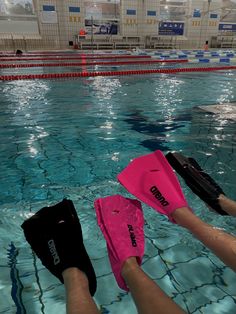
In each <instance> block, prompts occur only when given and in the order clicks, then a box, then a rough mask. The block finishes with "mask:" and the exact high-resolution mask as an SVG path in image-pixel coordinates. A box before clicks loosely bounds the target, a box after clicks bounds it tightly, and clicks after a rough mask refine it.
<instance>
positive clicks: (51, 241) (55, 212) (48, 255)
mask: <svg viewBox="0 0 236 314" xmlns="http://www.w3.org/2000/svg"><path fill="white" fill-rule="evenodd" d="M22 228H23V230H24V233H25V237H26V240H27V241H28V242H29V244H30V245H31V247H32V249H33V250H34V251H35V253H36V254H37V256H38V257H39V258H40V260H41V261H42V264H43V265H44V266H45V267H46V268H48V270H49V271H50V272H51V273H52V274H53V275H54V276H56V277H57V278H58V279H59V280H60V281H61V282H62V283H65V288H66V293H67V301H68V303H67V309H68V313H69V314H71V313H73V314H74V313H78V314H80V313H81V314H82V313H98V312H97V311H95V309H96V308H95V304H94V302H93V300H92V296H93V295H94V293H95V291H96V276H95V273H94V269H93V266H92V264H91V261H90V259H89V256H88V254H87V252H86V249H85V247H84V244H83V236H82V230H81V226H80V222H79V218H78V216H77V213H76V211H75V208H74V206H73V203H72V202H71V201H69V200H63V201H62V202H60V203H58V204H56V205H55V206H51V207H44V208H42V209H41V210H39V211H38V212H37V213H36V214H34V215H33V216H32V217H31V218H29V219H27V220H26V221H25V222H24V223H23V224H22ZM76 296H77V297H76ZM85 308H86V311H85Z"/></svg>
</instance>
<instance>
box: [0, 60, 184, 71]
mask: <svg viewBox="0 0 236 314" xmlns="http://www.w3.org/2000/svg"><path fill="white" fill-rule="evenodd" d="M164 62H165V63H185V62H188V60H187V59H186V60H185V59H180V60H179V59H177V60H175V59H173V60H172V59H168V60H133V61H98V62H96V61H95V62H86V60H84V62H70V63H68V62H65V63H18V64H16V63H13V64H0V68H1V69H6V68H34V67H65V66H90V65H128V64H152V63H164Z"/></svg>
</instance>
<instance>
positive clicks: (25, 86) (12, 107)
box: [0, 72, 236, 314]
mask: <svg viewBox="0 0 236 314" xmlns="http://www.w3.org/2000/svg"><path fill="white" fill-rule="evenodd" d="M235 86H236V73H235V72H225V73H210V74H206V73H203V74H201V73H197V74H189V73H188V74H178V75H153V76H148V75H147V76H138V77H113V78H110V77H96V78H89V79H76V80H58V81H56V80H55V81H54V80H47V81H44V80H40V81H39V80H35V81H33V80H32V81H30V80H29V81H12V82H2V83H0V103H1V106H0V122H1V123H0V128H1V132H0V149H1V154H0V176H1V182H0V191H1V197H0V252H1V253H0V268H1V269H0V274H1V275H0V313H30V314H34V313H35V314H36V313H37V314H38V313H50V314H54V313H65V296H64V288H63V286H62V285H61V284H60V283H59V281H58V280H57V279H56V278H54V277H53V276H52V275H51V274H50V273H49V272H48V271H47V270H46V269H45V268H44V267H43V266H42V264H41V263H40V261H39V260H38V259H37V258H36V257H35V255H34V254H32V251H31V250H30V248H29V245H28V244H27V243H26V241H25V239H24V236H23V233H22V230H21V228H20V225H21V223H22V222H23V221H24V219H26V218H27V217H29V216H30V214H31V213H32V212H35V211H37V210H39V209H40V208H41V207H43V206H46V205H50V204H55V203H56V202H59V201H60V200H62V198H64V197H67V198H69V199H71V200H73V202H74V204H75V207H76V209H77V212H78V214H79V217H80V220H81V224H82V228H83V234H84V241H85V245H86V248H87V250H88V253H89V255H90V257H91V259H92V262H93V264H94V268H95V271H96V275H97V279H98V290H97V293H96V295H95V300H96V303H97V304H98V306H99V307H100V308H101V312H102V313H112V314H116V313H117V314H118V313H122V314H123V313H124V314H126V313H127V314H134V313H136V309H135V306H134V304H133V302H132V299H131V297H130V294H127V293H125V292H124V291H122V290H120V289H119V288H118V286H117V284H116V282H115V279H114V277H113V274H112V272H111V268H110V264H109V261H108V257H107V251H106V244H105V240H104V239H103V236H102V233H101V232H100V229H99V228H98V226H97V224H96V217H95V212H94V209H93V201H94V199H95V198H97V197H102V196H106V195H111V194H116V193H119V194H122V195H125V196H130V195H129V194H128V193H127V192H126V191H125V190H124V188H123V187H122V186H120V185H119V184H118V183H117V180H116V176H117V174H118V173H119V172H120V171H121V170H122V169H123V168H124V167H125V166H126V165H127V164H128V162H129V161H130V160H131V159H132V158H134V157H136V156H139V155H142V154H146V153H149V152H150V151H154V150H156V149H161V150H162V151H163V152H164V153H166V152H168V151H170V150H178V151H179V150H181V151H182V152H183V153H184V154H186V155H191V156H194V157H195V158H196V159H197V160H198V161H199V163H200V164H201V165H202V166H203V167H204V169H206V170H207V171H208V173H209V174H211V175H212V176H213V177H214V178H215V179H216V180H217V181H218V182H219V183H220V185H221V186H222V188H223V189H224V191H225V193H226V194H227V195H229V196H230V197H232V198H235V190H236V182H235V174H236V173H235V171H236V162H235V157H236V150H235V149H236V133H235V132H236V127H235V126H236V122H235V121H234V120H228V119H221V118H219V117H218V116H215V115H212V114H210V113H207V112H203V111H199V110H198V109H196V106H199V105H210V104H216V103H220V104H222V103H226V102H233V101H234V102H235V101H236V89H235ZM181 184H182V186H183V190H184V193H185V194H186V197H187V199H188V201H189V204H190V206H191V207H192V208H194V210H195V211H196V214H197V215H199V216H200V217H201V218H203V219H204V220H205V221H207V222H209V223H211V224H214V225H215V226H218V227H221V228H224V229H225V230H226V231H227V232H231V233H232V234H236V232H235V226H236V220H235V218H232V217H221V216H218V215H216V214H214V213H212V212H210V211H209V210H208V209H207V208H206V206H205V205H204V203H203V202H202V201H200V200H199V199H198V198H197V196H195V195H193V194H192V193H191V191H190V190H189V189H188V188H187V186H186V185H185V184H184V183H183V181H182V180H181ZM143 209H144V215H145V221H146V223H145V236H146V248H145V256H144V260H143V269H144V270H145V271H146V272H147V273H148V274H149V275H150V276H151V277H152V278H153V279H154V280H155V281H156V282H157V283H158V284H159V285H160V287H161V288H163V289H164V290H165V291H166V292H167V293H168V294H169V295H170V296H171V297H172V298H173V300H174V301H175V302H177V303H178V304H179V305H180V306H182V307H183V309H184V310H186V311H187V312H188V313H192V314H193V313H194V314H200V313H204V314H208V313H209V314H212V313H214V314H218V313H220V314H223V313H227V314H234V313H235V311H236V297H235V296H236V286H235V280H236V275H235V273H234V272H233V271H232V270H230V269H229V268H228V267H226V266H224V264H223V263H222V262H221V261H219V259H218V258H216V257H215V256H214V255H213V254H212V253H211V252H210V251H209V250H208V249H206V248H205V247H204V246H203V245H202V244H201V243H200V242H198V241H197V240H196V239H194V238H193V237H192V236H191V235H190V234H189V233H188V232H187V231H186V230H184V229H182V228H180V227H178V226H177V225H173V224H171V223H170V222H169V221H168V220H167V219H166V218H165V217H163V216H161V215H160V214H158V213H156V212H155V211H154V210H153V209H152V208H149V207H147V206H145V205H143Z"/></svg>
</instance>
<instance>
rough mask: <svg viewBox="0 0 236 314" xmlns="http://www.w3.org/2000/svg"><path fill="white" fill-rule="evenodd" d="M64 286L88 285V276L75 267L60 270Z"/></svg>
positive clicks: (84, 286) (83, 286) (85, 286)
mask: <svg viewBox="0 0 236 314" xmlns="http://www.w3.org/2000/svg"><path fill="white" fill-rule="evenodd" d="M62 277H63V280H64V284H65V286H71V285H78V284H79V285H80V287H82V288H86V289H87V287H88V286H89V283H88V278H87V276H86V275H85V273H83V272H82V271H81V270H79V269H78V268H76V267H70V268H67V269H65V270H64V271H63V272H62Z"/></svg>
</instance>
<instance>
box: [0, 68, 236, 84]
mask: <svg viewBox="0 0 236 314" xmlns="http://www.w3.org/2000/svg"><path fill="white" fill-rule="evenodd" d="M222 70H236V66H222V67H208V68H179V69H153V70H129V71H104V72H102V71H100V72H87V71H84V72H82V73H81V72H80V73H78V72H75V73H48V74H22V75H1V76H0V80H1V81H12V80H30V79H53V78H76V77H90V76H91V77H93V76H123V75H139V74H155V73H156V74H158V73H160V74H161V73H163V74H171V73H180V72H212V71H222Z"/></svg>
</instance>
